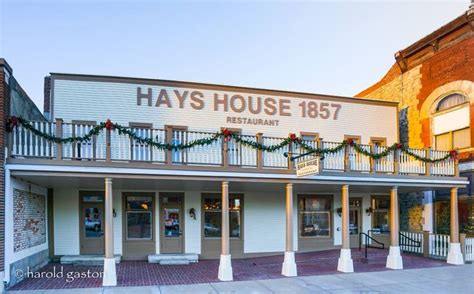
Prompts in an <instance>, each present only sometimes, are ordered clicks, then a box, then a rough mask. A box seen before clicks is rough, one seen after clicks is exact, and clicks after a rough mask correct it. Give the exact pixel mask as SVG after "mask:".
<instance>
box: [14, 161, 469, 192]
mask: <svg viewBox="0 0 474 294" xmlns="http://www.w3.org/2000/svg"><path fill="white" fill-rule="evenodd" d="M49 163H50V164H24V163H21V162H20V163H12V162H10V163H8V164H7V165H6V168H7V170H9V171H10V173H11V175H13V176H19V177H21V178H24V179H27V180H30V181H31V182H34V183H37V184H42V185H44V186H46V187H54V186H58V185H61V184H66V185H67V186H70V185H71V184H73V183H76V184H77V186H78V187H84V188H86V187H87V186H91V185H90V184H92V186H94V187H90V188H95V186H97V187H101V188H102V187H103V180H102V179H103V178H106V177H110V178H114V179H115V184H114V187H117V186H116V184H118V183H119V182H118V181H117V180H119V179H120V183H122V184H123V185H124V187H125V186H126V187H130V186H131V187H134V186H138V187H140V188H141V189H155V188H157V187H159V189H162V190H163V189H164V188H167V189H172V188H173V187H174V188H181V189H183V188H188V189H202V190H212V189H213V188H214V186H215V187H219V186H218V184H217V183H220V182H222V181H229V182H239V187H242V188H245V187H248V189H249V190H251V189H255V188H258V190H261V189H265V186H266V185H265V184H267V185H268V186H273V187H278V186H279V185H271V184H278V183H280V184H285V183H294V184H298V185H297V186H300V187H301V189H303V190H305V189H308V191H314V190H315V189H318V190H319V188H321V189H323V190H324V191H331V189H335V190H336V191H339V190H340V189H339V186H340V185H343V184H348V185H351V186H352V187H353V188H351V190H352V191H356V190H357V191H361V192H364V191H370V192H377V191H388V189H387V187H391V186H398V187H399V190H400V191H401V192H403V191H404V190H405V191H406V192H415V191H424V190H430V189H433V188H437V189H439V188H452V187H458V188H463V187H465V186H466V185H467V184H468V183H469V182H468V180H467V179H466V178H464V177H439V176H410V175H396V176H395V175H387V174H370V173H351V172H322V173H321V174H318V175H313V176H307V177H301V178H299V177H297V176H296V175H295V174H293V173H279V172H278V171H275V173H268V172H265V173H259V172H245V171H242V169H239V170H232V169H229V170H227V171H222V170H221V171H217V170H216V171H212V170H208V169H202V170H201V169H199V168H198V167H196V169H192V170H190V169H189V168H186V169H165V168H162V166H156V167H155V168H134V167H127V165H118V166H108V167H104V166H91V165H74V163H73V162H71V165H64V162H62V163H61V164H57V165H55V164H52V162H51V161H49ZM156 180H160V181H159V182H157V181H156ZM137 183H140V185H137ZM251 183H253V184H254V185H250V184H251ZM177 184H178V185H177ZM315 185H316V186H315ZM186 186H188V187H186ZM138 187H137V188H138ZM305 187H307V188H305ZM333 187H334V188H333ZM354 189H355V190H354ZM217 190H219V189H217ZM270 190H272V188H270Z"/></svg>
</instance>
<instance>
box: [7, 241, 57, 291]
mask: <svg viewBox="0 0 474 294" xmlns="http://www.w3.org/2000/svg"><path fill="white" fill-rule="evenodd" d="M48 262H49V251H48V249H46V250H43V251H40V252H38V253H36V254H33V255H30V256H28V257H25V258H23V259H20V260H18V261H16V262H14V263H12V264H11V265H10V282H9V284H8V286H13V285H15V284H17V283H19V282H20V281H21V280H23V278H24V276H26V275H25V273H28V272H35V271H37V270H39V269H40V268H42V267H43V266H45V265H47V264H48Z"/></svg>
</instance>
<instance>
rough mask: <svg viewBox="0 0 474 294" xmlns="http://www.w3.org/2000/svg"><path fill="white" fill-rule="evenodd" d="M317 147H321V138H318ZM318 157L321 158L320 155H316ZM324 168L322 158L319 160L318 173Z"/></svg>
mask: <svg viewBox="0 0 474 294" xmlns="http://www.w3.org/2000/svg"><path fill="white" fill-rule="evenodd" d="M317 143H318V148H319V149H323V138H321V137H320V138H318V142H317ZM317 156H319V158H321V155H319V154H318V155H317ZM323 170H324V160H319V173H321V172H322V171H323Z"/></svg>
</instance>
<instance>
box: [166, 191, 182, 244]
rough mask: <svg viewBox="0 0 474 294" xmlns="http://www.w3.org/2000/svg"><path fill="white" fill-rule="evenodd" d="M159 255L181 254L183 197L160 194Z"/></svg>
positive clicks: (179, 194)
mask: <svg viewBox="0 0 474 294" xmlns="http://www.w3.org/2000/svg"><path fill="white" fill-rule="evenodd" d="M160 200H161V205H160V207H161V208H160V210H161V216H160V219H161V223H162V226H161V227H162V229H161V253H182V252H183V247H184V246H183V244H184V242H183V239H184V238H183V232H184V228H183V225H184V224H183V208H182V204H183V195H182V193H161V194H160Z"/></svg>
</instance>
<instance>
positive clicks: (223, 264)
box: [218, 182, 234, 281]
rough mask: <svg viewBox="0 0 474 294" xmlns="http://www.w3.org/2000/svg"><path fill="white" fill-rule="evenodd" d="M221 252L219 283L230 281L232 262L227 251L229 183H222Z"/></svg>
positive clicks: (228, 241)
mask: <svg viewBox="0 0 474 294" xmlns="http://www.w3.org/2000/svg"><path fill="white" fill-rule="evenodd" d="M221 203H222V229H221V232H222V236H221V242H222V252H221V259H220V262H219V275H218V278H219V280H221V281H232V280H233V279H234V278H233V274H232V262H231V258H230V250H229V247H230V245H229V243H230V239H229V182H222V201H221Z"/></svg>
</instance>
